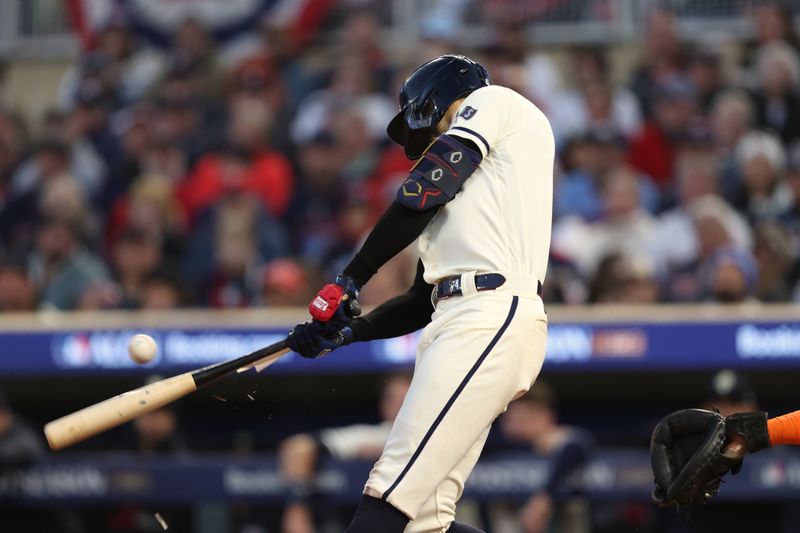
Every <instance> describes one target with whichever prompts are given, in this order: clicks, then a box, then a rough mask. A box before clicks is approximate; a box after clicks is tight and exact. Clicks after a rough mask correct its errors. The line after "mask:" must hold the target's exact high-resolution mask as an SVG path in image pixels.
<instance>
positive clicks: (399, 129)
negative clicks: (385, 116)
mask: <svg viewBox="0 0 800 533" xmlns="http://www.w3.org/2000/svg"><path fill="white" fill-rule="evenodd" d="M405 113H406V110H405V108H403V109H401V110H400V112H399V113H397V114H396V115H395V116H394V118H393V119H392V120H391V122H389V125H388V126H386V134H387V135H388V136H389V138H390V139H391V140H393V141H394V142H396V143H397V144H400V145H405V141H406V125H405V123H406V120H405Z"/></svg>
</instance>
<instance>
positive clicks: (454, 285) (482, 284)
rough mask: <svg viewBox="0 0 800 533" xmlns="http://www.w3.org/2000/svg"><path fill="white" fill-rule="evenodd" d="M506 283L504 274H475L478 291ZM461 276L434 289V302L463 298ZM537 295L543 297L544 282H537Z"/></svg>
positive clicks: (493, 288)
mask: <svg viewBox="0 0 800 533" xmlns="http://www.w3.org/2000/svg"><path fill="white" fill-rule="evenodd" d="M505 282H506V277H505V276H503V275H502V274H496V273H490V274H475V289H476V290H478V291H493V290H495V289H497V288H498V287H501V286H502V285H503V284H504V283H505ZM462 294H463V292H462V291H461V276H450V277H448V278H444V279H443V280H441V281H440V282H439V283H437V284H436V285H435V286H434V288H433V300H434V301H436V300H443V299H444V298H450V297H451V296H461V295H462ZM536 294H538V295H539V296H541V295H542V282H541V281H537V282H536Z"/></svg>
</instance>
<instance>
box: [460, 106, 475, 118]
mask: <svg viewBox="0 0 800 533" xmlns="http://www.w3.org/2000/svg"><path fill="white" fill-rule="evenodd" d="M477 112H478V110H477V109H475V108H474V107H472V106H467V107H465V108H464V111H462V112H461V113H459V114H458V116H459V117H464V120H469V119H471V118H472V117H474V116H475V113H477Z"/></svg>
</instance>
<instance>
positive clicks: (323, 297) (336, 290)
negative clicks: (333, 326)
mask: <svg viewBox="0 0 800 533" xmlns="http://www.w3.org/2000/svg"><path fill="white" fill-rule="evenodd" d="M344 294H345V292H344V289H342V288H341V287H340V286H338V285H336V284H335V283H328V284H327V285H325V286H324V287H322V290H321V291H319V292H318V293H317V296H316V297H315V298H314V299H313V300H312V301H311V303H310V304H309V305H308V312H309V313H311V316H312V317H313V318H314V319H316V320H319V321H320V322H327V321H329V320H330V319H331V318H332V317H333V315H334V313H336V309H338V308H339V304H341V302H342V297H343V296H344Z"/></svg>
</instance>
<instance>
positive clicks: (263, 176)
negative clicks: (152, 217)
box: [178, 100, 294, 221]
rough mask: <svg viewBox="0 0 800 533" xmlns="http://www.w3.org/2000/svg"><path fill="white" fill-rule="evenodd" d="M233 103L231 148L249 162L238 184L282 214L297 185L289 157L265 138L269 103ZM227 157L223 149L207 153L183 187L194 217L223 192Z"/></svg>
mask: <svg viewBox="0 0 800 533" xmlns="http://www.w3.org/2000/svg"><path fill="white" fill-rule="evenodd" d="M231 107H232V109H231V113H232V116H231V122H230V124H229V126H228V132H227V133H228V144H229V148H230V149H232V150H234V151H236V152H238V153H240V154H242V155H243V156H244V157H245V160H244V161H245V162H246V166H245V168H244V175H243V176H241V183H239V184H238V185H237V186H240V187H241V188H242V190H243V191H246V192H249V193H252V194H254V195H255V196H257V197H258V198H259V199H260V200H261V201H262V203H263V204H264V206H265V207H266V209H267V211H268V212H269V214H270V215H272V216H274V217H276V218H280V217H282V216H283V215H284V214H285V212H286V207H287V205H288V203H289V198H290V197H291V194H292V189H293V188H294V173H293V171H292V167H291V164H290V163H289V160H288V159H287V158H286V157H285V156H284V155H283V154H281V153H279V152H276V151H273V150H272V149H271V148H270V147H269V146H267V145H266V143H265V142H264V139H265V138H266V133H267V131H268V130H269V122H270V114H269V109H268V106H267V105H266V104H265V103H264V102H260V101H257V100H244V101H240V102H239V103H238V104H235V105H233V106H231ZM227 161H229V159H226V158H225V157H223V156H222V155H221V154H220V153H219V152H216V153H211V154H209V155H206V156H204V157H203V158H201V159H200V161H199V162H198V163H197V165H196V166H195V168H194V169H193V171H192V172H191V173H190V174H189V176H188V177H187V178H186V179H185V180H184V182H183V183H182V184H181V186H180V187H179V189H178V198H179V200H180V201H181V203H182V204H183V207H184V209H185V210H186V213H187V215H188V219H189V220H190V221H191V220H194V218H195V217H196V216H197V214H198V213H199V212H200V211H201V210H203V209H205V208H207V207H209V206H211V205H212V204H213V203H215V202H216V201H217V200H219V198H220V197H221V196H222V194H223V192H224V190H225V177H226V175H227V174H228V172H229V170H230V168H229V165H226V162H227ZM238 170H239V168H238V166H237V172H238ZM238 179H239V177H238V176H237V180H238Z"/></svg>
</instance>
